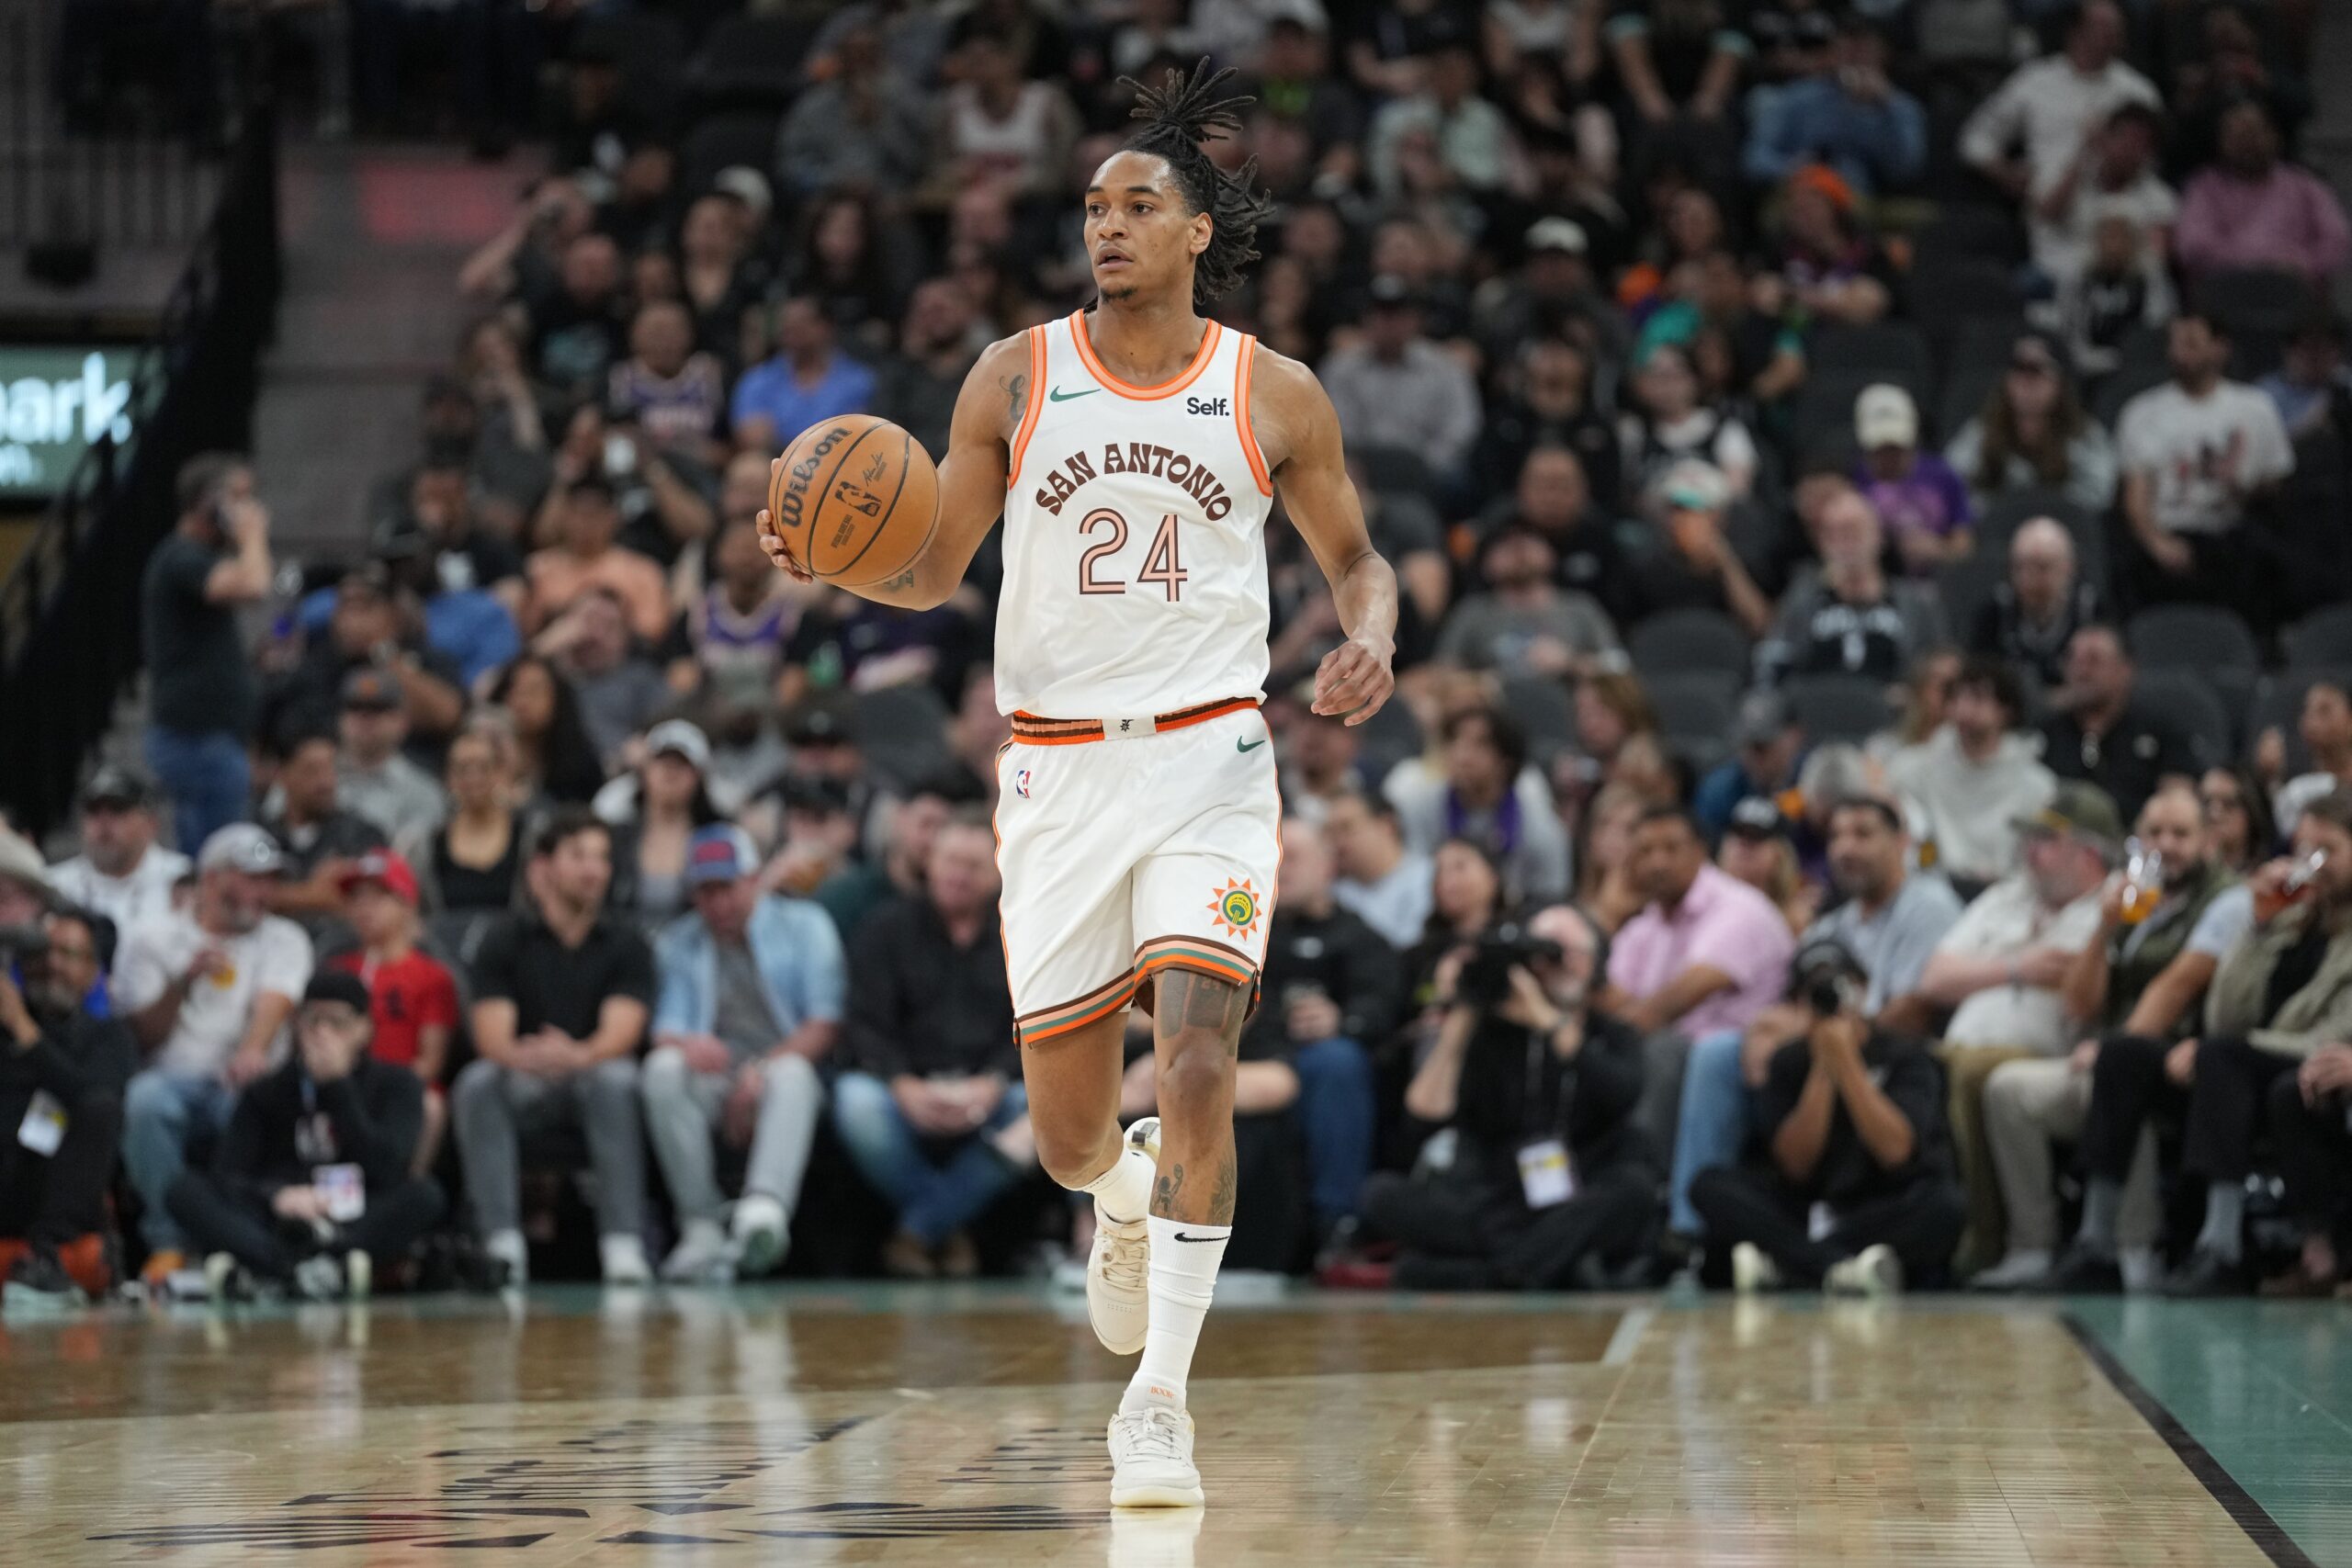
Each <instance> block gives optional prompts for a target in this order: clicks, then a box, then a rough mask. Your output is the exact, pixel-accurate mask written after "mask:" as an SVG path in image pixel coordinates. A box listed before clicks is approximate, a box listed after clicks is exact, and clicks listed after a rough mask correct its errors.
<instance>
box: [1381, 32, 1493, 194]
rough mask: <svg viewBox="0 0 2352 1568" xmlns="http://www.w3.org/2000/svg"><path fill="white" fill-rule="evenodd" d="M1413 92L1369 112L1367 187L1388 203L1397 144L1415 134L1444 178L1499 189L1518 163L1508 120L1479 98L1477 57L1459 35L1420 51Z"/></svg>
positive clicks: (1396, 187) (1395, 177) (1396, 180)
mask: <svg viewBox="0 0 2352 1568" xmlns="http://www.w3.org/2000/svg"><path fill="white" fill-rule="evenodd" d="M1423 64H1424V70H1423V73H1422V85H1421V87H1420V90H1419V91H1418V92H1414V93H1410V94H1407V95H1404V96H1398V97H1394V98H1391V99H1389V100H1388V101H1387V102H1386V103H1385V104H1383V105H1382V106H1381V107H1380V109H1379V110H1378V112H1377V113H1375V114H1374V116H1373V117H1372V125H1371V129H1370V131H1369V134H1368V135H1367V136H1366V137H1365V146H1364V156H1365V160H1366V162H1367V163H1368V164H1369V165H1370V170H1371V175H1372V186H1373V189H1374V191H1375V192H1377V193H1378V194H1379V195H1380V197H1382V198H1383V199H1384V200H1388V201H1394V200H1396V199H1397V197H1398V196H1399V195H1400V194H1402V192H1403V185H1404V181H1403V176H1402V175H1400V173H1399V171H1398V168H1397V163H1398V158H1397V149H1398V144H1399V143H1400V142H1402V141H1405V140H1406V139H1407V138H1408V136H1413V135H1420V136H1425V137H1428V138H1429V139H1430V140H1431V141H1433V142H1434V143H1435V145H1436V149H1437V154H1438V158H1439V161H1440V162H1441V164H1442V165H1443V167H1444V170H1445V172H1446V174H1447V175H1450V176H1451V181H1450V183H1452V184H1453V185H1456V186H1461V187H1462V188H1464V189H1465V190H1469V191H1475V192H1481V193H1496V194H1499V193H1500V192H1501V191H1502V190H1503V188H1504V187H1505V186H1506V185H1507V183H1508V182H1509V180H1510V176H1511V175H1512V174H1513V172H1514V169H1515V166H1516V164H1517V163H1518V157H1519V149H1518V146H1517V144H1516V142H1515V141H1514V139H1513V138H1512V136H1511V130H1510V120H1509V119H1508V118H1506V117H1505V116H1504V114H1503V111H1502V110H1501V109H1499V108H1498V107H1496V106H1495V105H1494V104H1493V103H1492V102H1490V101H1489V100H1487V99H1486V98H1483V97H1480V96H1478V57H1477V54H1476V51H1473V50H1472V48H1471V47H1470V43H1469V41H1468V40H1467V39H1463V40H1461V41H1458V42H1448V43H1445V44H1442V45H1441V46H1440V47H1439V48H1437V49H1436V50H1435V51H1432V52H1431V53H1430V54H1429V55H1427V56H1425V57H1424V60H1423Z"/></svg>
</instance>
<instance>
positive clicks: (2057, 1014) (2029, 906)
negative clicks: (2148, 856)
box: [1919, 783, 2123, 1273]
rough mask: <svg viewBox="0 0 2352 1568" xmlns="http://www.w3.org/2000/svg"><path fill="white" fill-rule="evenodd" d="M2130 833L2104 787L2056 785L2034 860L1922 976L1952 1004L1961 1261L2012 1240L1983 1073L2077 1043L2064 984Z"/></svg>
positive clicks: (1980, 1261) (1931, 992)
mask: <svg viewBox="0 0 2352 1568" xmlns="http://www.w3.org/2000/svg"><path fill="white" fill-rule="evenodd" d="M2122 836H2123V825H2122V822H2121V820H2120V818H2117V816H2116V814H2115V805H2114V802H2113V801H2111V800H2109V798H2108V796H2107V795H2104V794H2102V793H2101V792H2100V791H2099V790H2098V789H2097V788H2095V787H2093V786H2092V785H2089V784H2078V783H2069V784H2061V785H2059V787H2058V793H2057V794H2056V795H2054V796H2052V799H2051V803H2050V804H2049V805H2048V806H2046V807H2042V809H2041V811H2040V812H2039V813H2038V814H2037V815H2035V816H2034V817H2033V818H2030V820H2029V821H2028V822H2027V823H2026V824H2025V852H2024V858H2025V869H2024V870H2023V871H2021V872H2019V873H2018V874H2016V875H2015V876H2010V877H2005V878H2004V879H2002V880H2001V881H1999V882H1996V883H1995V884H1994V885H1993V886H1990V887H1988V888H1986V889H1985V891H1984V893H1982V894H1981V895H1979V896H1978V897H1977V898H1976V900H1975V901H1974V902H1973V903H1972V904H1970V905H1969V906H1968V911H1967V913H1965V914H1963V915H1962V916H1961V918H1960V921H1959V923H1958V924H1957V925H1955V926H1953V927H1952V928H1951V931H1947V932H1946V933H1945V934H1944V939H1943V941H1942V942H1939V943H1938V944H1937V946H1936V953H1935V956H1934V957H1933V958H1930V959H1929V960H1928V967H1927V971H1926V973H1924V974H1923V975H1921V976H1920V977H1919V992H1920V995H1921V996H1923V997H1925V998H1927V1000H1928V1001H1929V1002H1931V1003H1933V1004H1934V1005H1935V1006H1937V1007H1939V1008H1950V1009H1951V1010H1952V1014H1951V1020H1950V1021H1948V1022H1947V1023H1946V1024H1945V1025H1944V1039H1943V1045H1942V1047H1941V1049H1940V1050H1939V1052H1938V1055H1939V1056H1940V1057H1941V1058H1942V1060H1943V1063H1944V1066H1945V1070H1946V1071H1947V1072H1948V1073H1949V1074H1950V1075H1951V1126H1952V1135H1953V1138H1954V1140H1955V1142H1956V1143H1957V1145H1958V1146H1959V1152H1960V1168H1961V1178H1962V1180H1963V1181H1964V1182H1965V1183H1966V1184H1967V1187H1968V1239H1967V1242H1966V1245H1965V1247H1964V1248H1963V1250H1962V1259H1961V1268H1962V1272H1969V1273H1973V1272H1974V1271H1975V1270H1976V1269H1987V1268H1990V1267H1992V1266H1993V1265H1994V1264H1995V1263H1996V1262H1997V1261H1998V1260H1999V1259H2000V1258H2001V1256H2002V1254H2003V1251H2004V1246H2003V1242H2004V1236H2005V1232H2004V1231H2003V1228H2002V1221H2001V1216H2002V1210H2001V1190H2000V1183H1999V1181H1998V1179H1996V1174H1995V1166H1994V1163H1993V1150H1992V1145H1991V1144H1990V1142H1989V1141H1988V1139H1987V1135H1986V1131H1985V1120H1984V1114H1983V1104H1984V1098H1985V1080H1986V1079H1987V1078H1989V1077H1992V1076H1993V1073H1994V1071H1995V1069H1996V1068H1998V1067H1999V1066H2002V1065H2003V1064H2004V1063H2007V1062H2015V1061H2025V1060H2030V1059H2032V1058H2034V1057H2037V1056H2052V1057H2054V1056H2057V1055H2060V1054H2061V1053H2062V1052H2064V1050H2065V1049H2066V1048H2067V1046H2068V1045H2069V1044H2070V1043H2071V1036H2070V1033H2069V1031H2068V1028H2067V1015H2066V999H2065V996H2064V992H2063V991H2062V990H2061V989H2060V987H2062V986H2063V985H2064V982H2065V979H2066V976H2067V974H2068V973H2069V972H2070V971H2071V970H2072V968H2073V966H2074V962H2075V954H2076V953H2080V952H2081V951H2082V949H2083V948H2084V947H2085V946H2086V944H2088V943H2090V942H2095V941H2097V940H2098V891H2099V886H2100V884H2101V883H2103V882H2104V881H2105V880H2106V878H2107V871H2108V866H2109V863H2110V862H2111V861H2112V860H2113V859H2114V857H2115V854H2116V852H2117V847H2118V841H2119V840H2120V839H2121V838H2122Z"/></svg>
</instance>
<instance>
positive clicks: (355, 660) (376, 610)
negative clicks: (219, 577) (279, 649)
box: [261, 563, 466, 740]
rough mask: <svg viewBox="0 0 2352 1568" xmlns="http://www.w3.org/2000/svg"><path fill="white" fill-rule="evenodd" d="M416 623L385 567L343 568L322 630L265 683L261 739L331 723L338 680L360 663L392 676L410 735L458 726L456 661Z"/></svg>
mask: <svg viewBox="0 0 2352 1568" xmlns="http://www.w3.org/2000/svg"><path fill="white" fill-rule="evenodd" d="M416 629H417V628H416V619H415V617H414V616H413V615H409V614H407V613H405V608H404V606H402V605H401V604H400V603H398V602H397V601H396V599H395V598H394V595H393V589H392V581H391V576H390V573H389V572H388V571H387V570H385V569H384V568H383V567H381V566H379V565H375V564H372V563H371V564H369V565H368V566H364V567H356V568H354V569H352V570H349V571H346V572H345V573H344V574H343V578H342V581H339V582H337V583H336V585H335V593H334V608H333V609H332V610H331V611H330V612H329V614H328V617H327V626H326V635H325V636H323V637H311V636H306V637H305V638H304V643H303V647H302V650H301V656H300V660H298V661H297V662H296V663H295V665H294V667H293V669H291V670H290V671H287V672H286V673H284V674H283V675H280V676H278V677H277V678H276V679H275V680H274V681H272V682H271V683H270V688H269V691H268V693H267V694H266V699H265V701H264V704H263V727H262V730H261V733H262V736H263V738H264V739H265V740H266V739H269V738H271V737H282V736H284V735H285V734H286V733H287V732H288V730H290V729H333V728H334V725H335V716H336V715H337V713H338V712H340V711H341V705H342V702H343V688H344V682H346V681H348V680H350V679H351V677H352V676H353V675H354V674H355V673H356V672H357V671H361V670H375V671H378V672H379V673H380V674H382V675H384V676H386V677H387V678H389V679H390V680H391V681H392V682H394V683H395V684H396V686H397V688H398V690H399V693H400V699H401V706H402V708H404V709H405V710H406V711H407V714H408V724H409V732H410V733H411V734H412V735H414V736H418V737H420V738H426V739H437V738H439V737H441V736H445V735H447V734H448V733H450V732H451V731H452V730H454V729H456V728H458V720H459V719H460V718H462V717H464V716H465V711H466V698H465V690H464V686H463V684H462V682H461V680H460V677H459V675H458V664H457V661H456V660H453V659H451V658H449V657H448V656H447V655H446V654H443V653H441V652H440V651H438V650H437V649H433V648H430V647H426V646H424V644H423V643H421V642H420V641H419V640H418V638H417V637H416Z"/></svg>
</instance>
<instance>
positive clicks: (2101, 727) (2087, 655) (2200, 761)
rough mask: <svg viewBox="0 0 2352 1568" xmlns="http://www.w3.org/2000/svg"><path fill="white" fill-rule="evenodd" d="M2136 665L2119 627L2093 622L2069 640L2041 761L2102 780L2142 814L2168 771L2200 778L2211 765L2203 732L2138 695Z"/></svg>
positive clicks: (2119, 802)
mask: <svg viewBox="0 0 2352 1568" xmlns="http://www.w3.org/2000/svg"><path fill="white" fill-rule="evenodd" d="M2138 676H2139V671H2138V669H2137V667H2136V666H2135V665H2133V663H2132V662H2131V654H2130V653H2128V652H2127V651H2125V649H2124V647H2123V637H2122V635H2121V634H2120V633H2119V632H2118V631H2117V630H2116V629H2115V628H2114V627H2113V626H2102V625H2092V626H2085V627H2083V628H2082V629H2081V630H2079V631H2077V632H2075V637H2074V640H2073V641H2072V642H2069V643H2068V644H2067V645H2066V682H2065V684H2064V685H2063V686H2061V687H2059V688H2058V690H2056V691H2054V692H2052V693H2051V694H2050V697H2049V702H2048V706H2049V708H2050V716H2049V717H2047V718H2045V719H2043V720H2042V721H2041V760H2042V761H2043V763H2044V764H2045V765H2047V766H2048V768H2049V769H2050V771H2051V772H2052V773H2054V774H2056V775H2057V776H2058V777H2059V778H2061V779H2079V780H2081V781H2083V782H2085V783H2086V784H2096V785H2098V789H2099V791H2100V793H2102V794H2103V795H2106V796H2107V797H2108V799H2109V800H2110V801H2112V802H2114V803H2115V806H2116V808H2117V809H2118V810H2120V811H2130V812H2131V813H2132V814H2133V815H2134V816H2137V815H2138V813H2139V810H2140V807H2143V806H2145V805H2146V804H2147V803H2148V796H2150V795H2154V793H2155V792H2156V786H2157V785H2158V784H2161V783H2163V782H2164V781H2165V779H2168V778H2178V779H2184V780H2189V781H2194V780H2195V779H2196V778H2197V776H2198V775H2199V773H2203V772H2204V771H2205V769H2206V767H2207V766H2208V765H2209V762H2210V759H2208V758H2207V757H2206V755H2205V741H2204V739H2203V738H2202V737H2201V736H2199V735H2198V734H2197V733H2195V732H2194V731H2193V730H2191V729H2190V728H2188V726H2187V725H2186V724H2184V723H2182V722H2181V720H2180V717H2179V716H2178V715H2177V714H2175V713H2173V712H2171V711H2170V710H2169V709H2166V708H2165V707H2162V706H2160V705H2157V704H2154V703H2151V702H2149V701H2147V700H2146V699H2145V698H2143V696H2141V695H2140V694H2139V690H2138Z"/></svg>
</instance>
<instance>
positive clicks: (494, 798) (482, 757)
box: [401, 722, 524, 915]
mask: <svg viewBox="0 0 2352 1568" xmlns="http://www.w3.org/2000/svg"><path fill="white" fill-rule="evenodd" d="M448 780H449V815H448V818H447V820H446V821H444V822H442V823H441V824H440V826H439V827H437V828H435V829H434V830H433V831H432V832H431V833H428V834H427V835H425V837H424V839H423V840H419V841H412V842H410V843H407V844H403V845H402V846H401V852H402V853H403V854H404V855H405V856H407V858H408V859H409V861H410V862H411V863H412V864H413V866H414V867H415V870H416V876H417V886H418V890H419V896H420V902H421V905H422V907H423V908H424V910H425V911H426V912H427V913H429V914H435V915H440V914H491V913H496V912H498V911H500V910H503V909H506V908H512V907H513V905H514V903H515V886H516V883H517V881H518V880H519V878H520V876H521V874H522V868H523V840H524V832H523V819H522V813H521V812H519V811H518V810H516V809H515V796H514V790H515V737H514V735H513V734H512V733H511V732H510V731H509V730H508V729H507V728H505V727H504V726H503V725H500V724H495V723H490V722H481V723H476V724H473V725H469V726H468V727H467V728H466V729H465V730H464V732H463V733H461V734H459V735H458V738H457V739H455V740H453V741H451V742H450V743H449V764H448Z"/></svg>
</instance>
